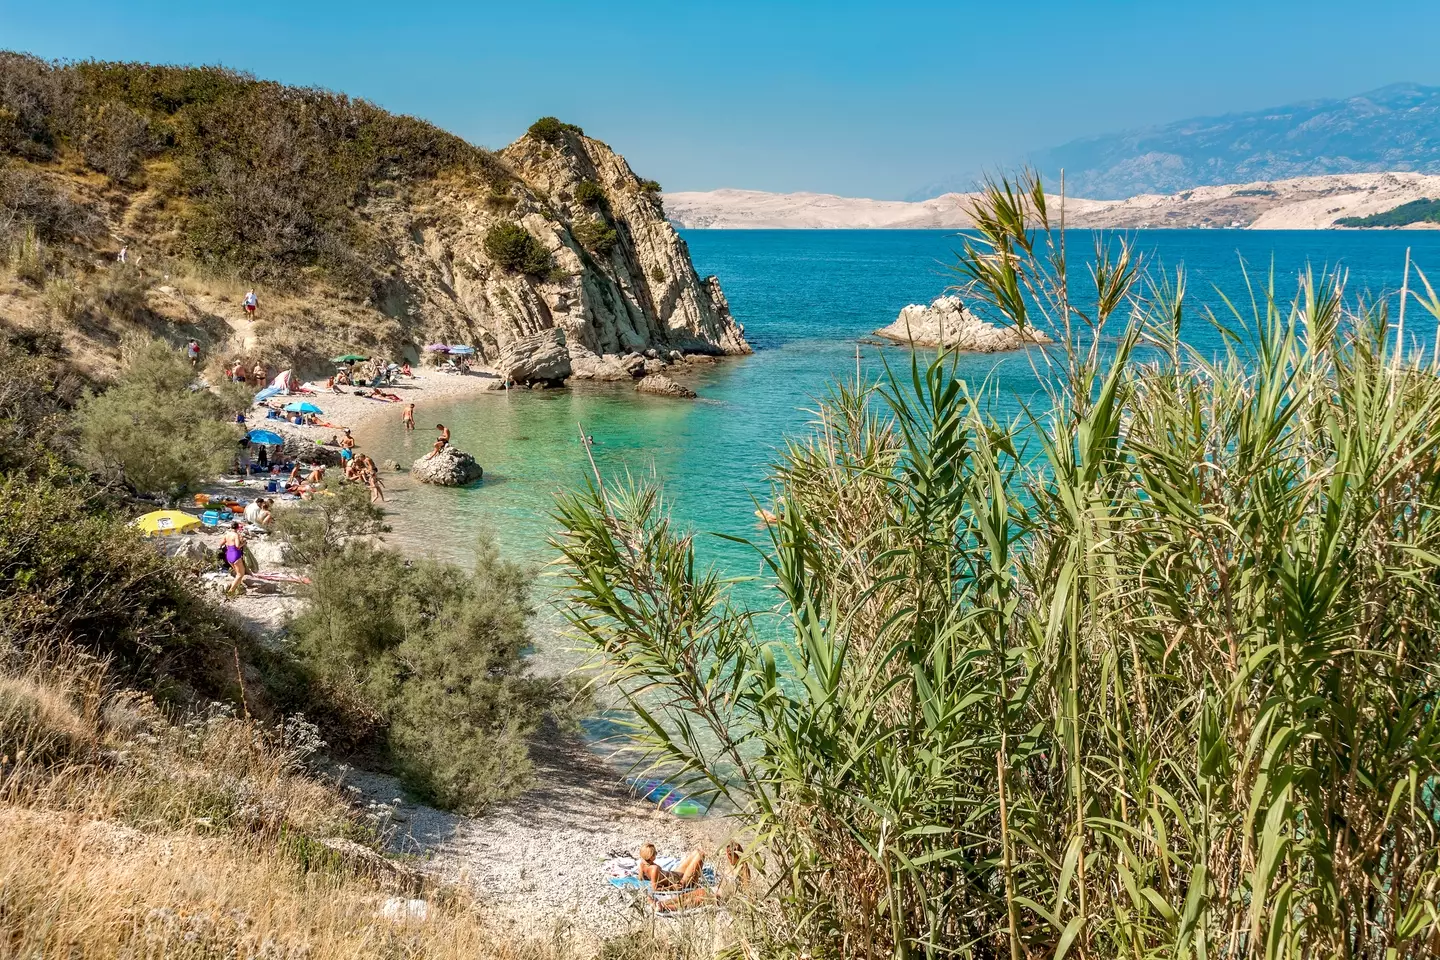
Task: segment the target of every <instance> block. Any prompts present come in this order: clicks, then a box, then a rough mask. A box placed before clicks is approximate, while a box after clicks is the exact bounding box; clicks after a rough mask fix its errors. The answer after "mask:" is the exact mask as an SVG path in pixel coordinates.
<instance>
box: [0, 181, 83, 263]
mask: <svg viewBox="0 0 1440 960" xmlns="http://www.w3.org/2000/svg"><path fill="white" fill-rule="evenodd" d="M0 207H3V209H5V210H6V211H7V212H12V213H13V214H14V216H15V218H16V220H17V221H18V222H19V223H20V224H21V225H23V226H26V227H30V228H33V229H34V231H35V233H36V235H37V236H38V237H39V238H40V239H41V240H42V241H45V242H47V243H54V242H56V241H60V240H70V239H81V240H86V239H94V238H96V237H97V236H99V234H100V233H101V231H102V229H103V227H104V225H103V223H101V221H100V218H99V217H98V216H96V214H95V212H94V211H93V210H91V209H90V208H89V207H87V206H85V205H83V204H80V203H77V202H76V201H75V200H74V199H73V198H72V197H71V196H70V194H69V193H68V192H66V191H65V190H63V189H61V188H60V187H57V186H55V185H54V183H53V182H52V181H51V180H50V179H49V178H48V177H46V176H45V175H44V174H42V173H38V172H36V171H35V170H31V169H29V168H27V167H25V166H23V165H20V164H13V163H12V164H3V165H0Z"/></svg>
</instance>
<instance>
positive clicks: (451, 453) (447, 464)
mask: <svg viewBox="0 0 1440 960" xmlns="http://www.w3.org/2000/svg"><path fill="white" fill-rule="evenodd" d="M484 475H485V471H484V470H483V469H482V468H481V466H480V464H478V463H476V462H475V458H474V457H472V456H470V454H468V453H463V452H461V451H459V450H456V449H455V448H454V447H446V448H445V449H444V450H441V451H440V452H439V453H437V454H436V455H435V456H433V457H421V458H420V459H419V460H416V461H415V462H414V463H413V464H411V465H410V476H412V477H414V478H415V479H416V480H419V481H420V482H421V483H433V484H435V485H436V486H440V487H463V486H465V485H466V484H469V483H474V482H475V481H476V480H479V479H480V478H481V477H483V476H484Z"/></svg>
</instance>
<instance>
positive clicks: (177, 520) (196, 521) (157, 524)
mask: <svg viewBox="0 0 1440 960" xmlns="http://www.w3.org/2000/svg"><path fill="white" fill-rule="evenodd" d="M135 526H137V527H139V528H140V529H141V530H143V531H144V532H145V536H147V537H168V536H169V535H170V534H172V533H179V532H181V531H182V530H188V529H190V528H191V527H198V526H200V518H199V517H197V516H195V515H193V514H189V513H184V512H182V511H180V510H156V511H154V512H152V513H147V514H145V516H143V517H141V518H140V519H138V520H136V521H135Z"/></svg>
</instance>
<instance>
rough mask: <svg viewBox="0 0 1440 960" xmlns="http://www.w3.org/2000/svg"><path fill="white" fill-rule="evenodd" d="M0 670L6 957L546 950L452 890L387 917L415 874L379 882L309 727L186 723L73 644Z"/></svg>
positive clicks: (1, 918) (10, 658)
mask: <svg viewBox="0 0 1440 960" xmlns="http://www.w3.org/2000/svg"><path fill="white" fill-rule="evenodd" d="M0 664H3V666H0V956H5V957H10V956H19V957H51V956H65V957H71V958H86V957H115V956H127V957H128V956H135V957H160V956H165V957H170V956H183V957H191V956H195V957H199V956H207V957H209V956H235V957H276V958H279V957H300V956H304V957H307V958H310V960H320V958H329V957H335V958H341V957H344V958H352V957H399V956H405V957H410V956H417V957H419V956H424V957H461V956H464V957H506V956H521V955H538V954H537V953H536V950H537V948H532V947H523V948H521V949H520V951H519V952H518V953H517V951H516V950H515V949H511V948H510V947H508V946H506V945H505V944H502V943H498V942H495V941H494V938H493V937H492V935H491V934H490V932H489V927H488V925H487V924H486V923H485V921H484V919H483V917H482V916H481V915H480V913H479V912H478V910H477V909H476V907H475V906H474V905H473V904H472V903H471V902H470V901H469V900H468V898H466V897H465V896H463V895H461V894H459V893H457V892H456V891H453V890H449V889H428V890H426V892H425V893H424V898H425V899H426V900H427V902H428V907H427V910H428V917H427V919H426V920H425V921H424V922H423V923H421V922H415V921H409V922H395V921H391V920H387V919H384V918H383V917H382V916H381V910H382V907H383V905H384V904H385V902H386V901H387V900H388V899H391V898H393V897H395V896H397V895H400V896H405V897H410V896H414V895H415V890H414V889H413V883H414V880H415V875H414V874H413V873H412V872H411V871H409V870H407V869H406V868H404V867H403V866H398V865H397V866H396V867H395V868H394V872H393V873H391V872H388V871H381V873H382V874H383V875H384V876H385V877H386V878H387V879H384V880H377V879H375V876H376V873H377V871H376V870H375V869H374V864H375V862H376V861H379V858H378V857H375V856H373V855H371V856H370V857H366V856H365V855H364V850H363V849H362V848H363V847H364V846H365V845H366V843H368V842H370V841H373V839H374V837H375V831H374V828H373V826H372V825H370V824H368V823H367V822H366V820H365V817H364V816H363V815H362V814H361V813H360V812H357V811H356V810H354V809H353V808H352V807H351V806H350V804H349V803H348V802H347V801H346V799H345V797H344V796H342V795H341V794H340V793H339V792H338V791H337V790H336V789H335V788H333V787H331V786H329V785H328V784H326V783H324V782H322V781H320V780H318V779H316V778H314V777H313V776H311V775H309V774H308V773H307V772H306V770H305V768H304V761H305V758H306V756H307V755H308V753H309V752H310V751H311V750H313V749H314V748H315V746H316V743H315V741H314V740H313V732H312V731H310V730H308V729H307V728H305V727H304V726H303V725H297V724H296V723H294V722H293V721H292V723H291V724H290V725H289V726H288V727H286V728H285V729H283V730H276V729H268V728H265V727H264V726H262V725H261V724H259V723H256V722H254V721H252V720H249V719H245V718H243V717H235V716H231V715H229V712H228V711H227V710H225V709H212V710H211V711H209V712H208V713H205V714H199V715H193V716H190V717H188V718H185V719H183V720H181V721H179V722H175V721H172V719H171V718H169V717H167V716H166V715H165V714H164V713H163V712H162V711H161V710H160V709H159V708H157V707H156V706H155V704H154V703H153V701H151V700H150V698H149V697H147V696H144V695H141V694H137V693H135V692H133V691H116V690H114V689H112V688H110V687H109V685H108V684H107V683H106V678H105V672H104V669H103V667H102V666H101V665H100V664H98V663H96V662H95V661H93V660H88V659H86V658H83V657H80V656H78V655H75V654H62V655H59V656H55V657H51V658H48V659H44V660H39V659H35V658H28V657H21V656H19V655H18V654H16V653H15V652H13V651H10V652H8V653H7V654H6V655H5V656H4V657H0ZM335 838H341V839H348V840H349V841H350V845H348V850H349V851H351V852H349V853H343V854H342V853H336V852H335V851H334V850H332V849H331V848H330V847H327V846H325V845H324V844H323V843H322V842H321V841H323V840H327V839H332V840H333V839H335ZM356 841H360V843H359V844H358V845H357V844H356V843H355V842H356ZM340 845H341V846H342V847H345V846H347V845H345V844H343V843H342V844H340ZM357 850H358V851H359V855H357V854H356V852H355V851H357ZM379 862H381V863H382V864H383V863H384V861H379ZM397 879H398V880H399V881H401V882H400V883H399V884H398V885H397V883H396V882H395V881H396V880H397ZM406 886H409V887H411V889H402V888H403V887H406Z"/></svg>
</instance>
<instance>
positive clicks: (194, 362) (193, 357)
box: [185, 337, 200, 369]
mask: <svg viewBox="0 0 1440 960" xmlns="http://www.w3.org/2000/svg"><path fill="white" fill-rule="evenodd" d="M185 356H186V358H187V359H189V361H190V367H191V369H194V368H195V367H198V366H200V341H198V340H196V339H195V338H194V337H191V338H190V342H189V343H187V344H185Z"/></svg>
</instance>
